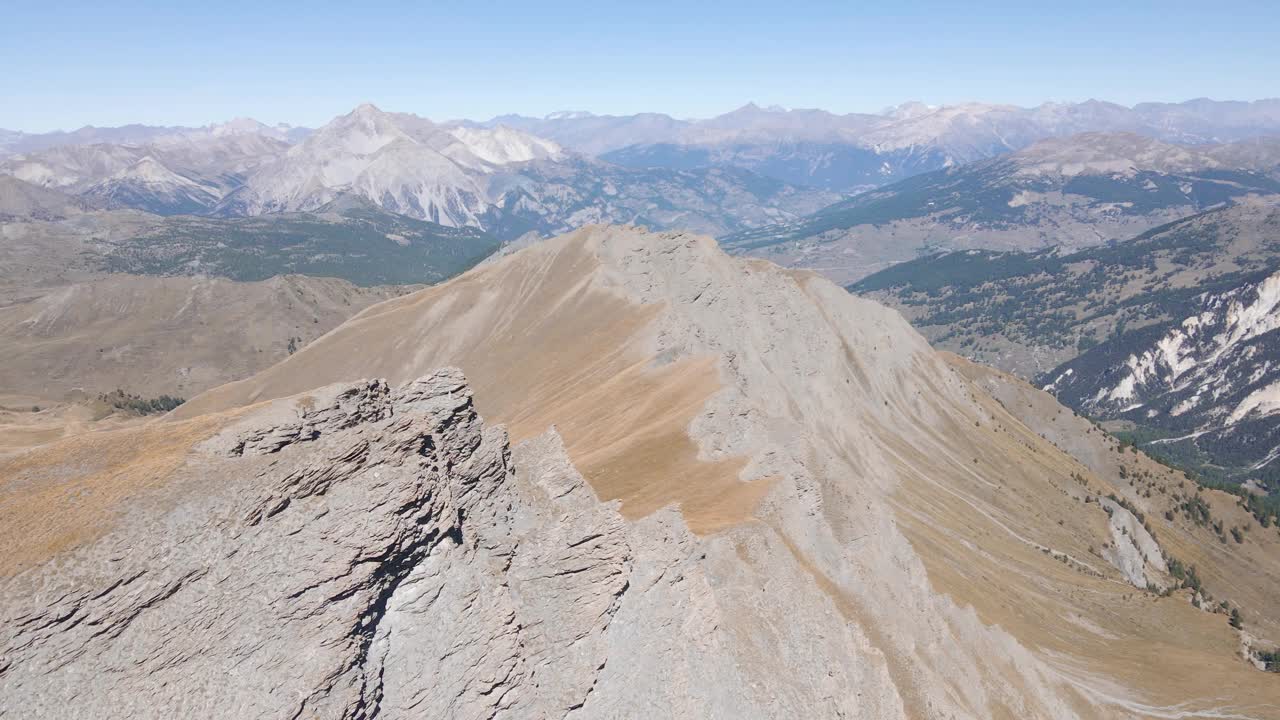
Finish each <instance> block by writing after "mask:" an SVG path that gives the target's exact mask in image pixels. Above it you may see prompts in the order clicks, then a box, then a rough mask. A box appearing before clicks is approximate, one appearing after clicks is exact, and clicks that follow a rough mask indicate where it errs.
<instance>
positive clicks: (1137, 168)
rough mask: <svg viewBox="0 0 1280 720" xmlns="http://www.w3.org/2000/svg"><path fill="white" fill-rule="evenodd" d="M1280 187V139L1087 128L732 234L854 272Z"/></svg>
mask: <svg viewBox="0 0 1280 720" xmlns="http://www.w3.org/2000/svg"><path fill="white" fill-rule="evenodd" d="M1277 193H1280V138H1256V139H1251V140H1242V141H1238V142H1234V143H1227V144H1221V145H1176V144H1172V143H1166V142H1162V141H1159V140H1153V139H1150V138H1147V137H1144V136H1140V135H1135V134H1131V133H1083V134H1080V135H1073V136H1070V137H1065V138H1050V139H1046V140H1042V141H1040V142H1038V143H1036V144H1034V145H1032V146H1030V147H1027V148H1025V149H1023V150H1019V151H1017V152H1014V153H1011V154H1008V155H1000V156H997V157H994V158H990V159H987V160H979V161H976V162H972V163H968V164H964V165H958V166H955V167H950V168H945V169H942V170H936V171H933V172H929V173H924V174H921V175H917V176H915V177H912V178H909V179H907V180H902V181H899V182H896V183H893V184H890V185H886V186H884V187H881V188H877V189H875V190H872V191H869V192H865V193H861V194H858V195H855V196H853V197H852V198H849V199H847V200H843V201H840V202H837V203H835V204H832V205H830V206H828V207H826V208H823V209H822V210H820V211H818V212H817V213H814V214H813V215H810V216H809V217H806V218H802V219H800V220H795V221H790V222H786V223H779V224H776V225H771V226H765V227H760V228H755V229H751V230H745V231H742V232H739V233H735V234H732V235H728V236H725V237H722V238H721V241H722V242H723V243H724V244H725V246H726V247H728V248H731V249H733V250H734V251H736V252H746V253H750V254H755V255H761V256H765V257H769V258H770V259H772V260H775V261H777V262H781V263H783V264H787V265H802V266H805V267H814V268H819V269H821V270H823V271H824V272H826V273H827V274H828V275H830V276H831V277H833V278H835V279H836V280H839V281H844V282H849V281H855V280H858V279H860V278H861V277H864V276H866V275H868V274H870V273H872V272H875V271H877V270H880V269H882V268H884V267H886V266H887V265H891V264H893V263H896V262H902V261H905V260H911V259H914V258H915V257H918V256H920V255H928V254H931V253H935V252H939V251H946V250H961V249H991V250H1033V249H1038V248H1044V247H1064V248H1068V249H1074V248H1080V247H1084V246H1089V245H1096V244H1099V243H1102V242H1105V241H1107V240H1113V239H1125V238H1129V237H1132V236H1134V235H1137V234H1139V233H1141V232H1143V231H1145V230H1148V229H1150V228H1152V227H1156V226H1158V225H1162V224H1164V223H1167V222H1170V221H1173V220H1176V219H1178V218H1181V217H1185V216H1187V215H1191V214H1194V213H1196V212H1199V211H1202V210H1204V209H1207V208H1210V207H1213V206H1216V205H1220V204H1222V203H1226V202H1230V201H1233V200H1236V199H1239V198H1244V197H1249V196H1272V195H1276V194H1277Z"/></svg>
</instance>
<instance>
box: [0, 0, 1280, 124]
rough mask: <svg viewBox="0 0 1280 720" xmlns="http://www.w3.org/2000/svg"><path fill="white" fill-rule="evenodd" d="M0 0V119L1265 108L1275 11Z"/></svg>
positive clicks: (1274, 64) (1162, 5) (1242, 7)
mask: <svg viewBox="0 0 1280 720" xmlns="http://www.w3.org/2000/svg"><path fill="white" fill-rule="evenodd" d="M183 5H188V3H183V2H168V3H151V2H130V1H129V0H120V1H117V2H101V1H100V0H99V1H98V2H92V3H89V2H78V0H72V1H68V2H61V1H60V2H49V1H48V0H45V1H44V2H28V1H27V0H3V1H2V2H0V128H6V129H10V130H23V131H27V132H45V131H50V130H55V129H65V130H70V129H74V128H77V127H81V126H84V125H97V126H111V125H122V124H127V123H132V122H139V123H146V124H154V125H192V126H198V125H205V124H208V123H210V122H218V121H223V120H228V119H231V118H234V117H245V116H248V117H253V118H256V119H258V120H261V121H263V122H267V123H272V124H274V123H277V122H287V123H290V124H294V125H307V126H317V125H320V124H323V123H325V122H327V121H328V120H329V119H331V118H333V117H334V116H337V115H340V114H343V113H345V112H347V111H349V110H350V109H351V108H353V107H355V106H356V105H358V104H359V103H361V102H366V101H368V102H373V103H375V104H377V105H378V106H379V107H381V108H383V109H384V110H395V111H403V112H413V113H417V114H419V115H423V116H426V117H429V118H432V119H434V120H448V119H457V118H472V119H486V118H489V117H492V116H495V115H499V114H504V113H520V114H526V115H539V116H540V115H545V114H547V113H550V112H555V111H560V110H588V111H592V112H596V113H603V114H628V113H634V112H641V111H655V112H665V113H668V114H671V115H674V116H676V117H709V116H712V115H717V114H720V113H723V112H727V111H729V110H732V109H734V108H735V107H738V106H741V105H743V104H744V103H746V102H748V101H754V102H757V103H759V104H760V105H781V106H784V107H819V108H823V109H826V110H830V111H833V112H878V111H880V110H883V109H884V108H886V107H889V106H893V105H897V104H899V103H902V102H905V101H908V100H918V101H923V102H926V103H929V104H948V103H956V102H963V101H982V102H997V103H1010V104H1015V105H1022V106H1030V105H1036V104H1039V103H1041V102H1044V101H1049V100H1056V101H1079V100H1086V99H1089V98H1098V99H1103V100H1110V101H1113V102H1119V103H1122V104H1125V105H1131V104H1133V103H1136V102H1142V101H1167V102H1177V101H1182V100H1188V99H1191V98H1196V97H1211V98H1213V99H1217V100H1254V99H1260V98H1269V97H1280V51H1278V50H1277V48H1280V2H1276V0H1269V1H1268V2H1252V1H1242V2H1223V3H1213V2H1205V1H1204V0H1198V1H1197V2H1182V1H1181V0H1166V1H1165V2H1146V1H1145V0H1135V1H1131V2H1130V1H1117V0H1106V1H1098V0H1075V1H1074V2H1070V3H1067V2H1062V3H1052V5H1053V6H1054V8H1053V9H1048V10H1046V9H1044V7H1041V6H1047V5H1049V3H1041V2H1035V1H1030V2H1028V1H1027V0H1023V1H1021V2H1016V3H1015V2H912V1H911V0H897V1H893V2H881V3H862V2H840V3H837V2H803V1H800V0H791V1H790V2H777V1H776V0H775V1H774V2H754V1H753V0H742V1H740V2H717V1H699V0H684V1H682V2H670V1H668V0H646V1H644V2H632V3H613V2H607V1H605V0H600V1H598V2H591V3H586V2H559V1H557V0H543V1H536V0H526V1H525V2H518V3H517V2H484V1H483V0H472V1H471V2H454V1H447V2H417V3H387V2H369V3H357V2H349V1H348V2H343V3H333V4H329V3H325V2H308V3H291V2H270V1H263V0H258V2H240V1H239V0H227V1H225V2H203V3H198V4H197V3H190V4H189V6H187V7H183Z"/></svg>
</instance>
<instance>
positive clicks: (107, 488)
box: [0, 416, 223, 576]
mask: <svg viewBox="0 0 1280 720" xmlns="http://www.w3.org/2000/svg"><path fill="white" fill-rule="evenodd" d="M222 422H223V418H221V417H219V416H210V417H204V418H199V419H196V420H192V421H187V422H183V423H177V424H165V425H158V424H155V423H152V424H148V425H144V426H138V427H131V428H125V429H121V430H110V431H101V432H86V433H83V434H80V435H77V436H74V437H71V438H68V439H65V440H62V441H60V442H55V443H52V444H50V445H46V446H44V447H41V448H37V449H35V450H32V451H29V452H26V453H23V454H20V455H16V456H14V457H11V458H7V459H4V460H0V547H4V548H6V552H5V553H4V554H3V555H2V556H0V576H8V575H12V574H15V573H17V572H20V571H21V570H23V569H24V568H26V567H29V566H31V565H33V564H36V563H40V562H43V561H45V560H48V559H49V558H50V557H52V556H53V555H55V554H56V553H58V552H60V551H62V550H65V549H68V548H72V547H76V546H78V545H80V544H83V543H86V542H89V541H91V540H93V539H94V538H97V537H99V536H100V535H102V534H103V533H104V532H106V531H108V530H109V529H110V528H111V525H112V523H113V522H114V521H115V519H116V518H117V517H118V515H119V513H120V512H121V511H122V510H123V509H125V508H127V507H129V506H131V505H133V504H137V503H141V502H148V501H151V500H153V499H157V498H160V497H162V496H163V495H164V493H163V492H160V493H157V492H155V491H157V490H163V489H164V485H165V483H166V481H167V480H168V479H169V478H170V477H171V476H172V475H173V473H174V471H175V470H177V469H178V468H179V467H180V466H181V465H182V464H183V463H184V462H185V461H186V459H187V457H188V455H189V453H190V452H191V448H192V446H193V445H195V444H196V443H198V442H200V441H201V440H204V439H206V438H208V437H209V436H211V435H212V434H213V433H214V432H215V431H216V430H217V428H218V427H220V426H221V424H222Z"/></svg>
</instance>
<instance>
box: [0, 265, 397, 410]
mask: <svg viewBox="0 0 1280 720" xmlns="http://www.w3.org/2000/svg"><path fill="white" fill-rule="evenodd" d="M403 291H404V290H403V289H398V288H389V287H379V288H358V287H355V286H353V285H351V284H350V283H347V282H344V281H342V280H335V279H333V278H311V277H304V276H301V275H286V276H279V277H275V278H272V279H270V280H264V281H261V282H251V283H240V282H233V281H231V280H225V279H222V278H203V277H140V276H135V275H110V276H106V277H103V278H101V279H98V280H93V281H89V282H83V283H76V284H74V285H70V286H67V287H63V288H58V289H55V290H52V291H46V292H40V291H35V292H36V293H39V294H38V296H37V297H34V298H32V299H29V300H27V301H25V302H17V303H14V304H11V305H7V306H5V307H0V344H2V345H3V346H4V347H5V362H4V363H3V366H2V367H0V390H3V391H7V392H23V393H26V394H29V395H38V396H41V397H44V398H46V399H51V400H57V399H61V398H62V396H63V395H64V394H65V393H67V392H68V391H71V390H84V391H86V392H88V393H90V394H97V393H101V392H108V391H111V390H114V389H116V388H122V389H124V390H126V391H129V392H141V393H146V394H147V395H148V396H149V397H150V396H154V395H159V394H161V393H167V394H171V395H179V396H182V397H190V396H192V395H195V394H197V393H199V392H201V391H203V390H206V389H208V388H211V387H215V386H217V385H221V384H222V383H225V382H227V381H229V380H233V379H237V378H243V377H247V376H249V375H252V374H253V373H255V372H257V371H258V370H260V369H263V368H265V367H268V366H270V365H272V364H274V363H276V362H279V361H280V360H282V359H284V358H285V357H287V356H288V354H289V347H290V345H293V346H294V347H295V348H296V347H301V346H302V345H305V344H306V343H308V342H310V341H312V340H314V339H315V338H317V337H319V336H320V335H322V334H324V333H325V332H327V331H329V330H330V329H332V328H333V327H335V326H337V325H338V324H339V323H341V322H342V321H343V320H346V319H347V318H348V317H350V316H351V315H353V314H355V313H356V312H357V311H358V310H360V309H362V308H364V307H365V306H367V305H370V304H372V303H374V302H378V301H381V300H385V299H387V298H389V297H394V296H395V295H397V294H399V293H400V292H403ZM291 339H292V342H291Z"/></svg>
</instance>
